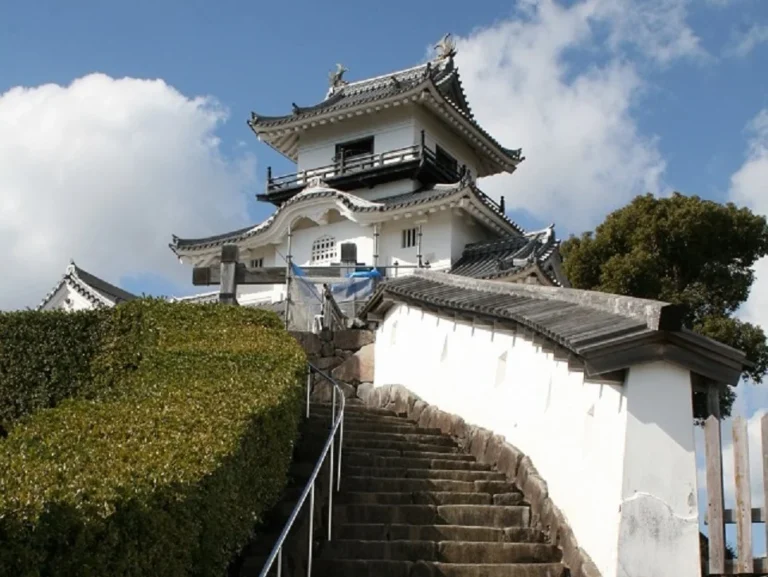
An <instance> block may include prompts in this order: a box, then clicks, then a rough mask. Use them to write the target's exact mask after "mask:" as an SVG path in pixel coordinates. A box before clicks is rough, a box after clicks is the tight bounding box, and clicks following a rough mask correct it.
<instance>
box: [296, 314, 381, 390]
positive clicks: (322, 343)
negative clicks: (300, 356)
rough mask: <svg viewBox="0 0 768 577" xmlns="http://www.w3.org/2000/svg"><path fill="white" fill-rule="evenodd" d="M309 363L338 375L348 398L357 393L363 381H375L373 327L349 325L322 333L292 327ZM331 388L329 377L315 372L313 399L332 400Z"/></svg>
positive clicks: (337, 377)
mask: <svg viewBox="0 0 768 577" xmlns="http://www.w3.org/2000/svg"><path fill="white" fill-rule="evenodd" d="M291 334H292V335H293V337H294V338H295V339H296V340H297V341H299V343H300V344H301V346H302V347H303V349H304V351H305V352H306V353H307V358H308V360H309V362H310V363H312V364H313V365H314V366H315V367H317V368H318V369H320V370H321V371H323V372H325V373H328V374H330V375H331V376H332V377H333V378H335V379H337V380H338V381H339V383H340V385H341V388H342V389H343V390H344V395H345V396H346V397H347V398H353V397H355V396H356V392H357V388H358V387H359V386H360V385H361V384H371V383H372V382H373V348H374V347H373V342H374V339H375V334H376V333H374V332H373V331H368V330H364V329H347V330H342V331H336V332H333V333H331V332H330V331H323V332H322V333H319V334H314V333H310V332H300V331H292V332H291ZM331 395H332V388H331V385H330V383H329V382H328V381H326V380H325V379H323V378H322V377H320V376H318V375H315V377H314V382H313V383H312V390H311V392H310V396H311V398H312V400H313V401H323V402H324V401H330V400H331Z"/></svg>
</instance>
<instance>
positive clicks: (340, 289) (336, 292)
mask: <svg viewBox="0 0 768 577" xmlns="http://www.w3.org/2000/svg"><path fill="white" fill-rule="evenodd" d="M354 274H357V273H354ZM379 276H381V275H379ZM376 280H377V278H376V277H375V276H367V277H365V276H363V277H355V276H350V277H348V278H347V279H346V280H344V281H342V282H339V283H334V284H332V285H331V287H330V288H331V294H332V295H333V298H334V299H335V300H336V302H337V303H343V302H346V301H352V300H356V301H361V300H365V299H367V298H368V297H369V296H371V294H372V293H373V289H374V287H375V286H376Z"/></svg>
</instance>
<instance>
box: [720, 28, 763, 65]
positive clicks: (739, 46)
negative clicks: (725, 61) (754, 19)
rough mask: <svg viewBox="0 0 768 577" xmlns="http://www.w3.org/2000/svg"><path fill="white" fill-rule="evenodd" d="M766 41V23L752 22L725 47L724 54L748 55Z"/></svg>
mask: <svg viewBox="0 0 768 577" xmlns="http://www.w3.org/2000/svg"><path fill="white" fill-rule="evenodd" d="M765 43H768V24H753V25H752V26H751V27H750V28H749V29H748V30H747V31H746V32H745V33H744V34H741V35H739V36H738V37H736V38H735V39H734V40H733V42H731V44H730V45H729V46H728V47H727V48H726V49H725V54H726V56H738V57H742V58H743V57H744V56H748V55H749V54H750V53H751V52H752V51H753V50H754V49H755V48H757V47H758V46H759V45H760V44H765Z"/></svg>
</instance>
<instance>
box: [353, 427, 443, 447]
mask: <svg viewBox="0 0 768 577" xmlns="http://www.w3.org/2000/svg"><path fill="white" fill-rule="evenodd" d="M344 440H345V441H347V440H349V441H356V440H365V441H388V442H405V443H422V444H428V445H443V446H446V447H455V446H456V441H454V440H453V439H451V438H450V437H446V436H445V435H443V434H442V433H379V432H373V431H355V430H352V431H350V430H347V429H344Z"/></svg>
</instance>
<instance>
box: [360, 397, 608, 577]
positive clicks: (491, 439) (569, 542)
mask: <svg viewBox="0 0 768 577" xmlns="http://www.w3.org/2000/svg"><path fill="white" fill-rule="evenodd" d="M356 392H357V396H358V397H359V398H360V399H361V400H362V401H363V402H364V403H365V404H366V405H367V406H369V407H375V408H384V409H389V410H392V411H395V412H396V413H398V414H400V415H403V416H405V417H407V418H408V419H410V420H411V421H415V422H417V423H418V424H419V426H420V427H428V428H439V429H440V430H441V431H442V432H443V433H446V434H450V435H451V436H452V437H454V438H455V439H456V441H457V442H458V443H459V445H460V446H461V447H462V448H463V449H464V450H466V451H467V452H469V453H470V454H472V455H473V456H474V457H475V458H476V459H477V460H478V461H479V462H480V463H484V464H487V465H491V466H493V467H494V468H495V469H496V470H498V471H500V472H502V473H505V474H506V475H507V478H508V479H509V480H510V481H511V482H514V483H515V484H516V485H517V487H518V488H519V489H520V490H521V491H522V493H523V495H524V496H525V500H526V501H527V502H528V503H529V504H530V505H531V526H533V527H536V528H538V529H540V530H542V531H544V532H545V533H546V534H547V535H548V536H549V539H550V542H551V543H552V544H554V545H557V546H558V547H560V549H561V550H562V551H563V562H564V563H565V564H566V566H567V567H568V568H569V569H570V575H571V577H600V573H599V571H598V569H597V567H596V566H595V564H594V563H593V562H592V560H591V559H590V557H589V555H587V553H586V552H585V551H584V550H583V549H581V548H580V547H579V546H578V543H577V542H576V538H575V536H574V534H573V531H572V530H571V528H570V527H569V526H568V523H567V521H566V519H565V517H564V516H563V514H562V512H561V511H560V510H559V509H558V508H557V507H556V506H555V504H554V503H553V502H552V500H551V499H550V498H549V494H548V491H547V483H546V482H545V481H544V479H542V478H541V475H539V472H538V471H537V470H536V467H535V466H534V464H533V462H532V461H531V459H530V458H529V457H527V456H526V455H524V454H523V453H522V452H521V451H520V450H519V449H517V448H516V447H514V446H512V445H510V444H509V443H507V441H506V439H505V438H504V437H503V436H501V435H496V434H494V433H493V432H491V431H489V430H487V429H483V428H481V427H475V426H473V425H470V424H468V423H466V422H465V421H464V419H462V418H461V417H458V416H456V415H452V414H449V413H446V412H444V411H441V410H440V409H438V408H437V407H435V406H433V405H428V404H427V403H425V402H424V401H422V400H421V399H420V398H419V397H417V396H416V395H414V394H413V393H412V392H411V391H409V390H408V389H406V388H405V387H403V386H400V385H385V386H381V387H376V388H374V387H373V385H372V384H369V383H364V384H361V385H359V386H358V387H357V391H356Z"/></svg>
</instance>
